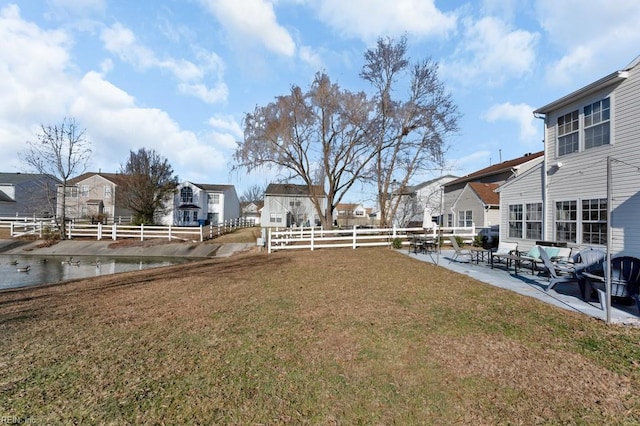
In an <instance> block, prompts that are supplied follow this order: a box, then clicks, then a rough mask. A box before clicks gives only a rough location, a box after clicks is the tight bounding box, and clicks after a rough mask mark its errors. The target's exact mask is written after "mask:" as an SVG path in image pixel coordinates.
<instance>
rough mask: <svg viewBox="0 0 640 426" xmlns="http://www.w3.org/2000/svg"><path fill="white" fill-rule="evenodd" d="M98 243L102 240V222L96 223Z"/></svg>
mask: <svg viewBox="0 0 640 426" xmlns="http://www.w3.org/2000/svg"><path fill="white" fill-rule="evenodd" d="M97 238H98V241H100V240H101V239H102V222H98V235H97Z"/></svg>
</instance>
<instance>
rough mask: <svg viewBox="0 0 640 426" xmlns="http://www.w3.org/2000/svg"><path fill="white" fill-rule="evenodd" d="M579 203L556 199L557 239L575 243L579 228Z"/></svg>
mask: <svg viewBox="0 0 640 426" xmlns="http://www.w3.org/2000/svg"><path fill="white" fill-rule="evenodd" d="M577 209H578V203H577V202H576V201H575V200H573V201H556V223H555V225H556V240H557V241H566V242H568V243H575V242H577V241H576V238H577V234H578V231H577V228H578V210H577Z"/></svg>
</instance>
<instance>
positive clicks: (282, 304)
mask: <svg viewBox="0 0 640 426" xmlns="http://www.w3.org/2000/svg"><path fill="white" fill-rule="evenodd" d="M0 336H2V343H3V350H2V352H1V353H0V415H1V416H12V418H15V419H27V418H29V419H34V420H35V421H36V422H37V423H38V424H70V423H89V424H120V423H142V424H182V423H189V424H300V423H308V424H475V425H485V424H487V425H488V424H593V425H602V424H638V423H640V369H639V362H640V344H639V343H640V330H639V329H634V328H623V327H617V326H609V327H607V326H606V325H604V324H602V323H601V322H598V321H596V320H592V319H590V318H586V317H584V316H582V315H578V314H573V313H571V312H566V311H562V310H559V309H557V308H554V307H551V306H548V305H545V304H542V303H540V302H537V301H535V300H532V299H530V298H525V297H523V296H520V295H517V294H513V293H510V292H507V291H503V290H501V289H497V288H494V287H491V286H488V285H485V284H483V283H480V282H477V281H474V280H473V279H470V278H468V277H465V276H462V275H457V274H455V273H452V272H450V271H448V270H445V269H442V268H438V267H436V266H433V265H429V264H426V263H423V262H419V261H416V260H414V259H411V258H409V257H408V256H404V255H403V254H401V253H397V252H395V251H393V250H389V249H386V248H379V249H358V250H351V249H332V250H318V251H314V252H309V251H296V252H279V253H275V254H272V255H268V254H266V253H258V252H256V251H253V252H249V253H245V254H241V255H236V256H233V257H231V258H227V259H214V260H206V261H201V262H197V263H193V264H189V265H188V266H185V265H181V266H173V267H167V268H161V269H156V270H148V271H138V272H133V273H126V274H121V275H115V276H104V277H99V278H95V279H90V280H82V281H76V282H72V283H68V284H65V285H58V286H52V287H48V288H41V289H32V290H22V291H13V292H5V293H2V294H0Z"/></svg>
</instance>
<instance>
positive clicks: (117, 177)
mask: <svg viewBox="0 0 640 426" xmlns="http://www.w3.org/2000/svg"><path fill="white" fill-rule="evenodd" d="M94 176H100V177H102V178H104V179H106V180H108V181H109V182H111V183H113V184H115V185H122V183H123V180H125V179H126V178H127V175H125V174H122V173H102V172H98V173H96V172H86V173H83V174H81V175H79V176H76V177H74V178H73V179H69V180H68V181H67V184H69V185H77V184H79V183H80V182H82V181H84V180H87V179H89V178H91V177H94Z"/></svg>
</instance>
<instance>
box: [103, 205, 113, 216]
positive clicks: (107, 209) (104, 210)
mask: <svg viewBox="0 0 640 426" xmlns="http://www.w3.org/2000/svg"><path fill="white" fill-rule="evenodd" d="M102 213H104V215H105V216H109V215H110V214H111V208H109V207H106V206H105V208H104V209H103V210H102Z"/></svg>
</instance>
